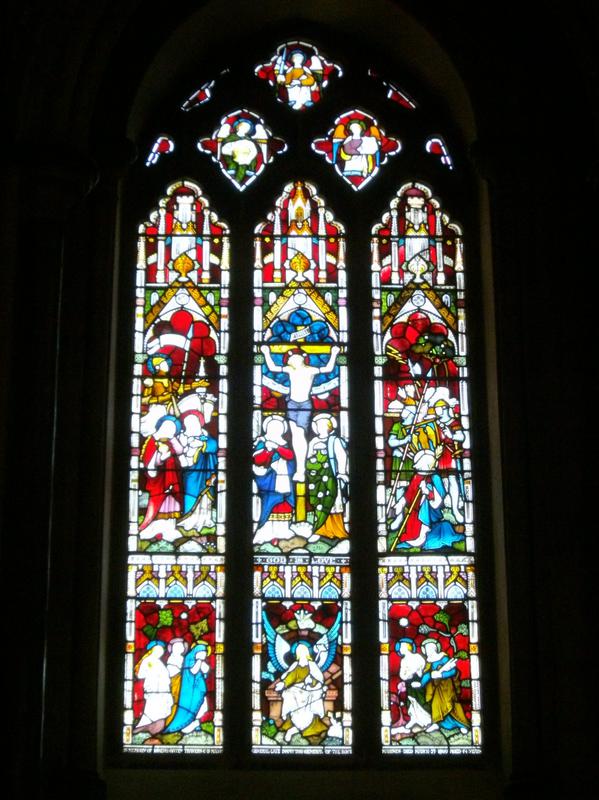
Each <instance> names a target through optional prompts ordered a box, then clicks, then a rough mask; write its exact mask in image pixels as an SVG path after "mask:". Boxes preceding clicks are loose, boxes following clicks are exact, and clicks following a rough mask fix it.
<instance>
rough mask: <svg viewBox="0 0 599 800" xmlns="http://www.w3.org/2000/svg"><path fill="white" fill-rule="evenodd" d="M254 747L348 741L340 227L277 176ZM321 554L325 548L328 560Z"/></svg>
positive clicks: (259, 236) (263, 374) (257, 470)
mask: <svg viewBox="0 0 599 800" xmlns="http://www.w3.org/2000/svg"><path fill="white" fill-rule="evenodd" d="M255 248H256V249H255V273H254V274H255V278H254V286H255V296H254V342H255V347H254V352H255V368H254V370H255V377H254V436H255V439H254V448H253V471H254V536H253V544H254V553H255V555H254V565H255V570H256V583H255V596H256V600H255V601H254V602H255V605H254V637H253V641H254V669H253V709H254V718H253V751H254V752H256V753H263V752H268V753H273V752H298V753H323V752H337V753H345V752H349V748H350V745H351V714H350V709H351V671H350V669H349V656H350V652H351V631H350V619H349V605H348V602H347V600H345V599H344V598H347V597H349V568H348V557H347V554H348V552H349V503H348V498H349V476H348V452H347V440H348V416H347V366H346V343H347V313H346V305H345V303H346V297H345V263H344V238H343V228H342V227H341V225H340V224H339V223H338V222H336V221H335V220H334V219H333V217H332V214H331V212H330V211H328V210H327V209H326V208H325V206H324V203H323V201H322V200H321V199H320V198H319V197H318V195H317V194H316V191H315V189H314V187H313V186H311V185H310V184H307V183H304V182H303V181H296V182H295V183H293V184H289V185H288V186H286V187H285V189H284V192H283V194H282V195H281V197H280V198H279V199H278V200H277V202H276V204H275V209H274V211H273V212H272V213H271V214H269V218H268V221H267V222H265V223H262V224H260V225H258V227H257V228H256V239H255ZM325 556H326V558H325Z"/></svg>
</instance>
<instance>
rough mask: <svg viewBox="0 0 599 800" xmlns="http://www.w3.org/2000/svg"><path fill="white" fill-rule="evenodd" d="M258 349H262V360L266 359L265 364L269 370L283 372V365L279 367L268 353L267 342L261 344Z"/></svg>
mask: <svg viewBox="0 0 599 800" xmlns="http://www.w3.org/2000/svg"><path fill="white" fill-rule="evenodd" d="M260 350H262V354H263V355H264V360H265V361H266V366H267V367H268V369H269V370H270V371H271V372H283V367H280V366H279V365H278V364H275V362H274V361H273V358H272V356H271V354H270V347H269V346H268V345H267V344H263V345H262V347H261V348H260Z"/></svg>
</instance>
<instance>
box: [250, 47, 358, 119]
mask: <svg viewBox="0 0 599 800" xmlns="http://www.w3.org/2000/svg"><path fill="white" fill-rule="evenodd" d="M335 73H337V75H338V76H339V77H340V76H341V75H342V74H343V73H342V72H341V67H339V66H337V64H332V63H331V62H330V61H327V60H326V58H325V57H324V56H322V55H321V54H320V53H319V52H318V50H317V49H316V48H315V47H314V45H311V44H307V43H306V42H285V44H282V45H281V46H280V47H278V48H277V52H276V53H275V54H274V55H273V57H272V58H271V60H270V61H268V62H267V63H266V64H262V65H261V66H259V67H256V75H257V76H258V77H259V78H261V79H262V80H265V81H268V83H269V84H270V85H271V86H272V87H274V88H275V90H276V93H277V99H278V100H279V102H281V103H285V105H287V106H289V108H292V109H293V110H294V111H301V110H302V109H304V108H309V107H310V106H313V105H314V104H315V103H318V101H319V100H320V98H321V96H322V91H323V89H324V88H325V87H326V85H327V84H328V82H329V78H330V77H331V76H332V75H334V74H335Z"/></svg>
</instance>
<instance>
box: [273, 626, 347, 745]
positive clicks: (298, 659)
mask: <svg viewBox="0 0 599 800" xmlns="http://www.w3.org/2000/svg"><path fill="white" fill-rule="evenodd" d="M263 621H264V630H265V632H266V638H267V643H268V655H269V658H270V662H271V665H272V667H273V669H274V672H275V674H277V673H280V675H279V677H278V680H276V682H275V684H274V689H275V691H277V692H280V694H281V698H282V701H283V702H282V708H281V718H282V720H283V722H282V724H281V726H280V730H281V731H284V733H285V742H286V743H287V744H288V743H289V742H290V741H291V739H292V737H293V736H294V734H296V733H299V734H301V735H302V736H303V737H304V738H305V739H307V740H308V741H309V742H310V743H311V744H319V743H320V742H321V741H322V740H323V739H324V737H325V736H326V733H327V731H328V727H329V726H328V725H327V724H326V722H325V721H324V720H325V713H326V712H325V704H324V700H325V695H326V692H327V679H326V677H325V675H326V672H327V670H328V668H329V667H330V666H331V664H332V663H333V660H334V658H335V654H336V652H337V639H338V635H339V628H340V625H341V612H339V613H338V615H337V618H336V619H335V622H334V623H333V624H332V625H331V627H330V628H328V629H327V630H326V631H325V632H324V633H323V634H322V636H321V637H320V638H319V639H318V640H317V641H315V642H311V641H310V640H309V639H307V638H299V639H296V640H295V641H294V642H292V643H290V642H289V641H288V640H287V639H285V638H284V637H283V636H282V635H281V634H280V633H277V631H276V630H275V629H274V628H273V626H272V625H271V623H270V621H269V619H268V617H267V615H266V612H263ZM289 662H291V663H289ZM288 665H289V666H288ZM329 724H330V723H329Z"/></svg>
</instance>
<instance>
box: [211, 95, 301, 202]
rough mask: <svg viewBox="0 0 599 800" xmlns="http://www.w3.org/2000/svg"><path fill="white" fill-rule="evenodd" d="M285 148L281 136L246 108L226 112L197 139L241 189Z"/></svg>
mask: <svg viewBox="0 0 599 800" xmlns="http://www.w3.org/2000/svg"><path fill="white" fill-rule="evenodd" d="M286 147H287V146H286V144H285V142H284V141H283V140H282V139H277V138H275V137H273V135H272V133H271V132H270V131H269V130H268V128H267V127H266V126H265V124H264V122H263V120H262V119H260V117H259V116H258V115H257V114H254V113H253V112H252V111H247V110H245V109H244V110H241V111H234V112H233V113H231V114H227V115H226V116H225V117H223V118H222V119H221V121H220V126H219V127H218V128H217V130H215V131H214V133H213V134H212V136H211V137H206V138H203V139H200V140H199V141H198V149H199V150H200V151H201V152H203V153H208V154H209V155H211V156H212V158H213V159H214V160H215V161H216V162H217V163H218V164H219V166H220V167H221V169H222V171H223V172H224V174H225V175H226V176H227V177H228V178H229V179H230V180H231V181H232V182H233V183H234V184H235V186H236V187H237V188H238V189H239V190H240V191H243V189H245V187H246V186H248V185H249V184H250V183H251V182H252V181H253V180H254V179H255V178H257V177H258V175H259V174H260V173H261V172H262V170H263V169H264V167H265V166H266V165H267V164H268V163H269V162H270V161H272V159H273V156H274V155H275V153H282V152H284V151H285V150H286Z"/></svg>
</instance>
